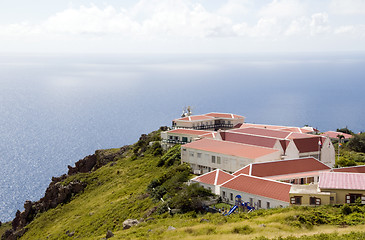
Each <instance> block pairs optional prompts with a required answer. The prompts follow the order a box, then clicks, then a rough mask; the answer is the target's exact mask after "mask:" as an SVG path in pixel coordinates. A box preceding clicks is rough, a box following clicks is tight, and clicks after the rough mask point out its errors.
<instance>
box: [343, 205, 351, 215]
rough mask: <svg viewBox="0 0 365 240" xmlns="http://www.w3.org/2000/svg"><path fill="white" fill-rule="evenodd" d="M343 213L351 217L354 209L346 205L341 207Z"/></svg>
mask: <svg viewBox="0 0 365 240" xmlns="http://www.w3.org/2000/svg"><path fill="white" fill-rule="evenodd" d="M341 212H342V214H343V215H349V214H351V213H352V209H351V207H350V206H349V205H348V204H344V205H343V206H342V207H341Z"/></svg>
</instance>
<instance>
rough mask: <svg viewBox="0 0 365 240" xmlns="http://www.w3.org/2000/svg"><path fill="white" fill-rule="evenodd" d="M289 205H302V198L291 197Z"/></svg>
mask: <svg viewBox="0 0 365 240" xmlns="http://www.w3.org/2000/svg"><path fill="white" fill-rule="evenodd" d="M290 203H291V204H295V205H302V197H301V196H295V197H291V198H290Z"/></svg>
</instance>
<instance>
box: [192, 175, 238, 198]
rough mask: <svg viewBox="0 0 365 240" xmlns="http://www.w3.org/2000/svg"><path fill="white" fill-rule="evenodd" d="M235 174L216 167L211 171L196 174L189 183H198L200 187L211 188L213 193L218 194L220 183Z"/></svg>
mask: <svg viewBox="0 0 365 240" xmlns="http://www.w3.org/2000/svg"><path fill="white" fill-rule="evenodd" d="M234 177H235V176H234V175H232V174H230V173H227V172H225V171H222V170H220V169H216V170H214V171H211V172H207V173H205V174H203V175H200V176H197V177H195V178H193V179H191V180H190V182H191V183H199V184H200V185H201V186H202V187H204V188H207V189H210V190H212V192H213V193H215V194H217V195H219V194H220V188H219V187H220V185H221V184H223V183H225V182H227V181H228V180H230V179H232V178H234Z"/></svg>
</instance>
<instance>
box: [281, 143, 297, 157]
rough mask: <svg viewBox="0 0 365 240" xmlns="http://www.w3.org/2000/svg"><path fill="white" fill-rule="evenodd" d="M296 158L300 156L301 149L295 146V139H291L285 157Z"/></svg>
mask: <svg viewBox="0 0 365 240" xmlns="http://www.w3.org/2000/svg"><path fill="white" fill-rule="evenodd" d="M295 158H299V150H298V148H297V146H295V143H294V141H293V140H290V142H289V144H288V146H287V148H286V151H285V157H284V159H295Z"/></svg>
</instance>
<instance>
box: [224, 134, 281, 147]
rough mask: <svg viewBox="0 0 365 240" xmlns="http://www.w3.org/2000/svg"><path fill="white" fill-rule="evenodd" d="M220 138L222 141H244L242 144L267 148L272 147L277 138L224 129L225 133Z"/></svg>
mask: <svg viewBox="0 0 365 240" xmlns="http://www.w3.org/2000/svg"><path fill="white" fill-rule="evenodd" d="M221 133H222V132H221ZM221 135H222V134H221ZM223 137H224V138H223ZM222 138H223V140H224V141H230V142H237V143H244V144H250V145H255V146H261V147H268V148H273V147H274V145H275V143H276V142H277V141H278V139H275V138H268V137H263V136H255V135H251V134H244V133H239V132H230V131H226V132H225V134H223V135H222Z"/></svg>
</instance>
